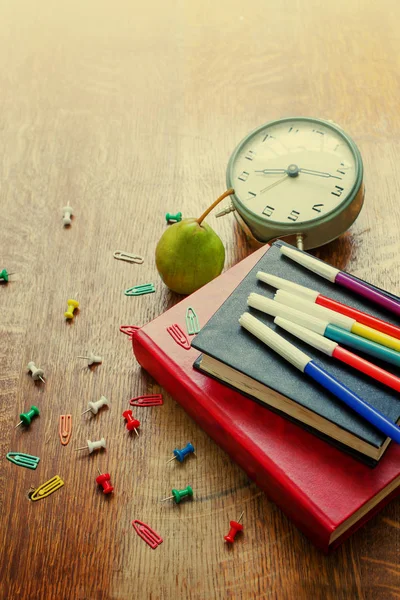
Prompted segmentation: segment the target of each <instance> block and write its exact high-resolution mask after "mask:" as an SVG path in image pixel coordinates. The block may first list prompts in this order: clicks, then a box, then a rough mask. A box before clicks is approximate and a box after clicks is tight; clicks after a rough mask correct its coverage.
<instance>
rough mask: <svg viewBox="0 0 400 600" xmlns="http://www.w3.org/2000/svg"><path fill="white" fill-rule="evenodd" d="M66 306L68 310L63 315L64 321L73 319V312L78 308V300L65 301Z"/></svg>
mask: <svg viewBox="0 0 400 600" xmlns="http://www.w3.org/2000/svg"><path fill="white" fill-rule="evenodd" d="M67 304H68V310H66V312H65V313H64V317H65V318H66V319H73V318H74V310H75V309H76V308H78V306H79V302H78V300H67Z"/></svg>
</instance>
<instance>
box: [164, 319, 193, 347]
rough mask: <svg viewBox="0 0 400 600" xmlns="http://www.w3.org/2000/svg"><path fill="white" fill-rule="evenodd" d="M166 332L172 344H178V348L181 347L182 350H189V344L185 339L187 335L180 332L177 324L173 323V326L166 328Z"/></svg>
mask: <svg viewBox="0 0 400 600" xmlns="http://www.w3.org/2000/svg"><path fill="white" fill-rule="evenodd" d="M167 331H168V333H169V335H170V336H171V337H172V339H173V340H174V342H176V343H177V344H179V346H182V348H185V350H190V342H189V340H188V338H187V335H186V333H185V332H184V331H183V330H182V328H181V327H180V325H178V323H174V324H173V325H170V326H169V327H167Z"/></svg>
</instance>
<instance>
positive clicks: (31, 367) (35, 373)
mask: <svg viewBox="0 0 400 600" xmlns="http://www.w3.org/2000/svg"><path fill="white" fill-rule="evenodd" d="M26 368H27V369H28V372H29V371H30V372H31V374H32V379H33V380H34V381H37V380H38V379H40V381H42V382H43V383H46V382H45V380H44V379H43V377H44V371H43V369H38V368H37V367H36V365H35V363H34V362H33V360H31V361H30V362H28V366H27V367H26Z"/></svg>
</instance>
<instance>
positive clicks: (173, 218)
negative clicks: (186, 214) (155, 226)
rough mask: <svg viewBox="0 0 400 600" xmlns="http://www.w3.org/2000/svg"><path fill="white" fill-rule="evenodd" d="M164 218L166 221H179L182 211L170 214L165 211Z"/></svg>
mask: <svg viewBox="0 0 400 600" xmlns="http://www.w3.org/2000/svg"><path fill="white" fill-rule="evenodd" d="M165 220H166V221H167V223H172V222H174V223H179V221H182V213H181V212H177V213H176V215H171V214H170V213H169V212H167V213H166V215H165Z"/></svg>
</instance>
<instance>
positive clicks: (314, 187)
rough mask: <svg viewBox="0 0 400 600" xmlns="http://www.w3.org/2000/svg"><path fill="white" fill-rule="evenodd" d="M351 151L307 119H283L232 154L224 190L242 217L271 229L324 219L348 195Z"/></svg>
mask: <svg viewBox="0 0 400 600" xmlns="http://www.w3.org/2000/svg"><path fill="white" fill-rule="evenodd" d="M356 152H358V151H357V150H354V148H353V145H352V142H350V141H349V139H348V138H347V137H346V136H345V135H344V134H342V133H341V132H340V131H339V130H337V129H336V128H335V127H334V126H329V125H328V124H324V122H321V121H317V120H315V121H313V120H312V119H310V120H308V119H285V120H282V121H279V122H275V123H270V124H267V125H265V126H264V127H261V128H259V129H257V130H256V131H255V132H253V134H251V135H250V136H249V137H247V138H246V139H245V140H244V141H243V142H242V143H241V144H240V145H239V147H238V148H237V150H236V152H235V154H234V156H233V159H232V162H231V164H230V171H229V178H230V180H231V181H230V185H231V186H232V187H233V188H234V190H235V196H236V198H237V199H238V200H239V201H240V202H241V203H242V204H243V205H244V207H245V208H246V211H248V212H250V213H252V214H253V215H254V216H255V217H256V218H257V219H260V218H261V219H263V220H265V221H266V222H270V223H271V225H272V224H276V223H279V224H286V225H294V223H296V224H299V223H305V222H312V221H314V220H317V219H320V218H321V217H326V215H328V214H329V213H331V212H332V211H334V210H335V209H338V208H339V207H340V205H341V204H343V203H344V202H345V201H346V199H347V198H348V196H349V194H350V193H351V192H352V191H353V189H354V187H355V185H356V181H357V176H358V173H359V160H358V158H357V154H356Z"/></svg>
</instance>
